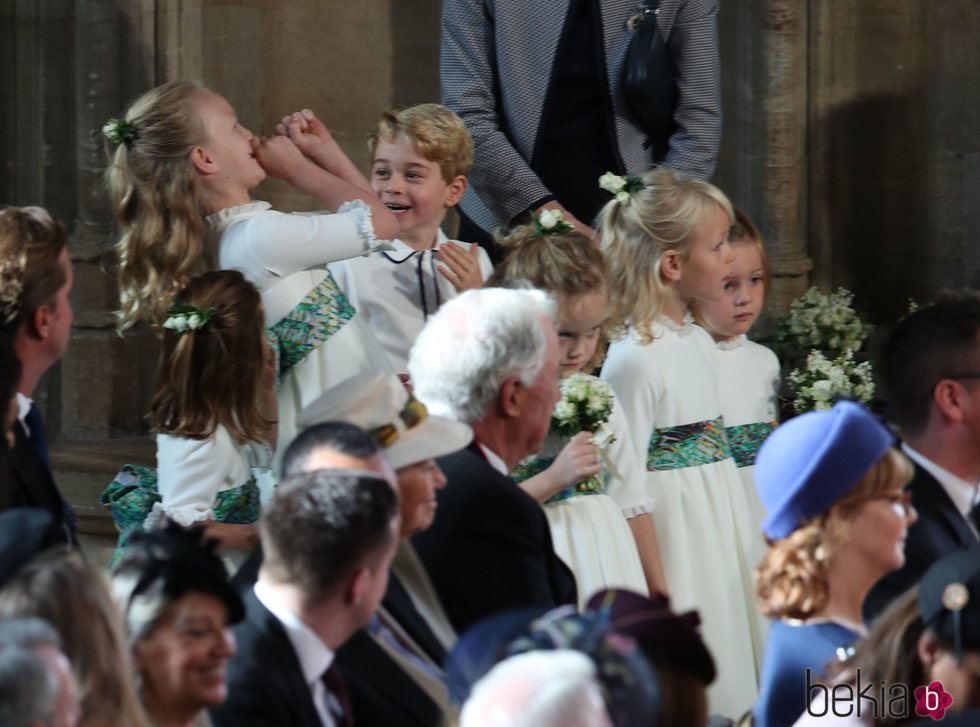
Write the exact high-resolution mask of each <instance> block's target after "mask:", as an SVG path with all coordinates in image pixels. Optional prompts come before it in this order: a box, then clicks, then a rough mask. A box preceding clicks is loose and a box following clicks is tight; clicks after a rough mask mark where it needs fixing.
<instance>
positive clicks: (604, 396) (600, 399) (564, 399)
mask: <svg viewBox="0 0 980 727" xmlns="http://www.w3.org/2000/svg"><path fill="white" fill-rule="evenodd" d="M560 386H561V401H559V402H558V405H557V406H556V407H555V411H554V412H553V413H552V415H551V425H552V429H554V430H555V431H556V432H558V433H559V434H561V435H563V436H566V437H574V436H575V435H576V434H578V433H579V432H596V431H598V430H599V427H600V426H602V425H603V424H605V423H606V422H608V421H609V417H610V415H611V414H612V409H613V393H612V388H611V387H610V386H609V384H607V383H606V382H605V381H603V380H602V379H597V378H595V377H594V376H588V375H586V374H581V373H575V374H572V375H571V376H569V377H567V378H564V379H562V380H561V384H560Z"/></svg>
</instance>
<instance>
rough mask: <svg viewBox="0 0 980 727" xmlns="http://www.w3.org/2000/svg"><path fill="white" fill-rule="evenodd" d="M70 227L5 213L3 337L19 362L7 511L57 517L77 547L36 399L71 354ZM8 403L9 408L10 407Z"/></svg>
mask: <svg viewBox="0 0 980 727" xmlns="http://www.w3.org/2000/svg"><path fill="white" fill-rule="evenodd" d="M66 243H67V234H66V232H65V228H64V226H63V225H62V224H61V223H60V222H58V221H56V220H54V219H52V218H51V216H50V215H49V214H48V213H47V212H46V211H45V210H43V209H41V208H40V207H8V208H7V209H4V210H2V211H0V280H2V290H0V335H2V336H4V337H7V338H9V340H10V341H11V343H12V346H13V348H14V351H15V352H16V353H17V358H18V359H19V360H20V365H21V375H20V382H19V384H18V387H17V421H16V423H15V424H14V426H13V432H14V443H13V448H12V451H11V456H10V469H11V471H10V473H9V477H8V478H7V479H9V487H10V491H9V492H7V493H4V495H5V496H4V497H3V498H2V499H0V506H2V507H39V508H42V509H44V510H47V511H48V512H50V513H51V515H52V518H53V519H54V524H53V526H52V530H51V533H50V538H49V539H50V540H52V541H68V542H74V541H75V531H76V527H77V521H76V518H75V513H74V511H73V510H72V509H71V506H70V505H69V504H68V503H67V502H65V500H64V499H63V498H62V496H61V493H60V492H59V490H58V487H57V485H55V482H54V477H53V475H52V472H51V459H50V455H49V452H48V442H47V435H46V433H45V429H44V420H43V419H42V417H41V413H40V411H39V410H38V407H37V405H36V404H35V403H34V401H33V400H32V399H31V397H32V396H33V395H34V391H35V389H36V388H37V385H38V382H39V381H40V379H41V377H42V376H43V375H44V374H45V372H47V370H48V369H50V368H51V366H52V365H54V363H55V362H57V361H58V359H60V358H61V357H62V355H63V354H64V353H65V350H66V349H67V348H68V340H69V338H70V336H71V325H72V320H73V315H72V308H71V303H70V302H69V300H68V295H69V293H70V292H71V287H72V282H73V276H72V267H71V259H70V258H69V256H68V248H67V245H66ZM6 405H7V402H4V406H6Z"/></svg>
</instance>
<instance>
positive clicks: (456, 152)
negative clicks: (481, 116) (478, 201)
mask: <svg viewBox="0 0 980 727" xmlns="http://www.w3.org/2000/svg"><path fill="white" fill-rule="evenodd" d="M399 136H404V137H405V138H406V139H409V140H411V142H412V143H413V144H414V145H415V150H416V151H417V152H418V154H419V156H421V157H423V158H424V159H427V160H428V161H430V162H433V163H435V164H438V165H439V169H440V171H441V172H442V178H443V180H444V181H445V182H446V183H447V184H448V183H449V182H451V181H453V180H454V179H455V178H456V177H458V176H460V175H462V176H464V177H465V176H466V175H468V174H469V173H470V170H471V169H472V168H473V137H472V136H470V132H469V130H468V129H467V128H466V125H465V124H464V123H463V120H462V119H461V118H459V116H457V115H456V114H455V113H453V112H452V111H450V110H449V109H447V108H446V107H445V106H443V105H442V104H437V103H424V104H418V105H417V106H408V107H406V108H402V109H395V110H393V111H385V112H384V113H383V114H382V115H381V118H380V119H379V120H378V123H377V125H376V126H375V127H374V130H373V131H372V132H371V135H370V136H369V137H368V150H369V151H370V152H371V159H372V161H373V160H374V154H375V151H376V150H377V148H378V142H379V141H386V142H388V143H389V144H393V143H395V141H397V139H398V137H399Z"/></svg>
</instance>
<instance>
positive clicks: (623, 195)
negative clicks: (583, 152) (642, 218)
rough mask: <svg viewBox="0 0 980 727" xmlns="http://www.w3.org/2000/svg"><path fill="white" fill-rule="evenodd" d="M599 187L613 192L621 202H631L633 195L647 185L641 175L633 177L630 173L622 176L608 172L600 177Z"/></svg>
mask: <svg viewBox="0 0 980 727" xmlns="http://www.w3.org/2000/svg"><path fill="white" fill-rule="evenodd" d="M599 187H601V188H602V189H604V190H606V191H607V192H609V193H610V194H612V195H613V196H614V197H615V198H616V201H617V202H619V203H620V204H629V203H630V199H631V198H632V196H633V195H634V194H636V193H637V192H639V191H640V190H641V189H645V188H646V185H645V184H644V183H643V180H642V179H640V178H639V177H633V176H630V175H629V174H627V175H626V176H625V177H621V176H619V175H618V174H613V173H612V172H606V173H605V174H603V175H602V176H601V177H599Z"/></svg>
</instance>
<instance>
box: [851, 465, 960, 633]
mask: <svg viewBox="0 0 980 727" xmlns="http://www.w3.org/2000/svg"><path fill="white" fill-rule="evenodd" d="M909 489H910V490H911V491H912V505H913V506H914V507H915V509H916V512H918V513H919V519H918V521H916V522H915V524H913V525H912V527H910V528H909V533H908V538H907V539H906V541H905V565H904V566H902V567H901V568H900V569H898V570H897V571H894V572H892V573H889V574H888V575H887V576H885V577H884V578H882V579H881V580H880V581H879V582H878V583H877V584H876V585H875V587H874V588H873V589H872V590H871V593H869V594H868V597H867V598H866V599H865V601H864V618H865V619H866V620H868V621H870V620H871V619H873V618H874V617H875V616H877V615H878V614H879V613H881V612H882V611H883V610H884V609H885V608H886V607H887V606H888V604H890V603H891V602H892V601H894V600H895V599H896V598H898V596H900V595H901V594H902V593H904V592H905V591H907V590H908V589H909V588H911V587H912V586H914V585H916V584H917V583H918V582H919V579H920V578H922V575H923V574H924V573H925V572H926V569H927V568H929V566H930V565H932V564H933V563H934V562H935V561H936V560H938V559H939V558H941V557H943V556H944V555H946V554H948V553H952V552H954V551H957V550H962V549H965V548H970V547H972V546H975V545H976V544H977V536H976V535H974V534H973V531H972V530H971V529H970V526H969V525H968V524H967V522H966V520H965V519H964V517H963V516H962V515H961V514H960V512H959V510H957V509H956V505H954V504H953V501H952V500H951V499H950V498H949V495H948V494H946V490H944V489H943V486H942V485H940V484H939V482H937V481H936V479H935V478H934V477H933V476H932V475H930V474H929V473H928V472H926V471H925V470H924V469H922V468H921V467H920V466H919V465H918V464H916V465H915V475H914V476H913V478H912V482H911V483H910V484H909Z"/></svg>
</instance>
